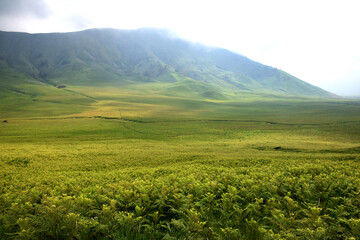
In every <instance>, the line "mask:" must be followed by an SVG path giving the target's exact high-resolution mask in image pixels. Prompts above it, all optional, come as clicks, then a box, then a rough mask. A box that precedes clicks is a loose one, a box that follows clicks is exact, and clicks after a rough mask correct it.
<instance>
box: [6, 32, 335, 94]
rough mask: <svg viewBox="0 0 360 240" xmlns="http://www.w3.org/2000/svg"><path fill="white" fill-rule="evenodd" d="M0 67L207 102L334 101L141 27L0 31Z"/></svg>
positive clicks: (216, 51)
mask: <svg viewBox="0 0 360 240" xmlns="http://www.w3.org/2000/svg"><path fill="white" fill-rule="evenodd" d="M0 66H1V67H2V68H6V67H7V68H11V69H14V70H15V71H18V72H21V73H23V74H26V75H28V76H30V77H32V78H34V79H38V80H40V81H42V82H45V83H47V84H50V85H53V86H59V85H75V86H83V85H85V86H89V85H90V86H92V85H98V86H99V85H109V86H111V85H116V86H119V85H121V87H125V88H127V87H129V86H134V84H138V83H141V84H143V83H154V84H162V85H164V84H168V85H167V86H165V87H161V88H159V89H157V90H158V92H160V93H161V94H165V95H174V96H177V95H179V96H186V91H190V92H191V91H193V92H194V94H195V93H196V94H197V96H200V97H201V96H202V97H203V98H210V99H212V98H215V99H224V98H226V96H227V95H229V94H230V95H231V94H234V93H235V94H236V93H239V92H242V91H245V92H256V93H266V94H268V93H270V94H279V95H290V96H291V95H293V96H306V97H326V98H331V97H335V95H334V94H332V93H329V92H327V91H325V90H322V89H320V88H318V87H315V86H312V85H311V84H309V83H306V82H304V81H302V80H300V79H298V78H296V77H294V76H292V75H290V74H288V73H286V72H283V71H281V70H279V69H276V68H272V67H270V66H266V65H263V64H261V63H258V62H255V61H253V60H251V59H249V58H247V57H245V56H243V55H241V54H237V53H233V52H231V51H229V50H226V49H222V48H216V47H208V46H205V45H202V44H199V43H193V42H189V41H186V40H183V39H180V38H177V37H174V36H171V34H170V33H168V32H166V31H164V30H158V29H148V28H147V29H137V30H118V29H89V30H84V31H80V32H70V33H40V34H29V33H17V32H3V31H0ZM187 84H190V87H189V85H187ZM191 85H192V86H191ZM174 88H175V89H174ZM192 88H194V89H192ZM179 89H180V90H181V91H179ZM196 89H198V91H199V92H198V93H197V92H196V91H197V90H196Z"/></svg>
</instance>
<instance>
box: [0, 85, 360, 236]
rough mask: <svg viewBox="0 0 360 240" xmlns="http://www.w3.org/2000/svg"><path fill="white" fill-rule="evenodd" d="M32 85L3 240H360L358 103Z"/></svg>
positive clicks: (10, 155) (5, 149) (7, 174)
mask: <svg viewBox="0 0 360 240" xmlns="http://www.w3.org/2000/svg"><path fill="white" fill-rule="evenodd" d="M40 85H41V84H40ZM29 86H30V85H29ZM31 86H32V87H24V89H26V91H25V92H22V93H21V92H20V93H19V92H17V93H16V94H15V95H14V94H13V95H12V94H8V93H3V95H2V99H3V100H4V99H5V100H6V101H3V102H2V103H0V109H1V111H0V117H1V119H2V120H1V122H2V121H3V120H7V123H0V166H1V167H0V238H1V239H359V238H360V219H359V214H360V187H359V186H360V171H359V167H360V134H359V133H360V103H359V102H356V101H346V100H318V99H306V98H304V99H302V98H285V97H283V98H276V97H274V96H267V97H266V98H265V97H264V96H260V95H254V94H250V93H248V94H243V95H241V94H239V96H237V98H234V99H235V100H233V101H230V100H217V101H216V100H206V99H202V100H199V99H191V98H187V99H185V98H180V97H169V96H164V95H158V94H157V95H156V93H153V92H151V90H149V91H148V92H147V93H146V94H141V93H138V92H136V89H133V90H132V91H130V90H129V91H123V90H119V89H118V90H116V89H115V88H106V87H104V88H103V89H102V90H101V91H99V89H95V88H86V87H83V88H80V87H79V88H76V87H73V88H66V89H63V90H59V89H56V88H51V87H49V91H45V90H44V92H46V94H45V93H44V94H43V95H40V96H36V97H35V96H33V95H31V91H32V88H36V86H35V85H31ZM34 86H35V87H34ZM42 89H44V88H42ZM52 89H53V90H52ZM50 90H51V91H50ZM52 91H56V94H52V93H53V92H52ZM59 91H61V93H62V94H60V95H59V94H58V92H59ZM14 96H15V97H14Z"/></svg>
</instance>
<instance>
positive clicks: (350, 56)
mask: <svg viewBox="0 0 360 240" xmlns="http://www.w3.org/2000/svg"><path fill="white" fill-rule="evenodd" d="M358 5H359V4H358V2H357V1H346V0H344V1H286V0H284V1H281V0H276V1H266V0H255V1H230V0H222V1H202V0H197V1H190V0H183V1H166V0H154V1H145V0H134V1H115V0H102V1H86V0H63V1H55V0H36V1H28V0H1V1H0V30H4V31H21V32H31V33H40V32H42V33H45V32H69V31H79V30H83V29H88V28H104V27H106V28H118V29H136V28H141V27H156V28H166V29H170V30H172V31H174V32H175V33H176V34H177V35H179V36H181V37H183V38H186V39H189V40H192V41H196V42H201V43H204V44H207V45H211V46H218V47H223V48H226V49H229V50H232V51H235V52H238V53H241V54H243V55H245V56H247V57H249V58H251V59H254V60H256V61H259V62H261V63H263V64H267V65H270V66H273V67H277V68H280V69H282V70H284V71H286V72H289V73H290V74H292V75H294V76H296V77H298V78H300V79H302V80H304V81H307V82H309V83H311V84H313V85H316V86H319V87H321V88H323V89H325V90H328V91H330V92H333V93H335V94H338V95H342V96H355V95H360V47H359V44H358V43H359V42H360V33H359V31H358V23H359V22H360V15H359V14H358V9H359V6H358Z"/></svg>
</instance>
